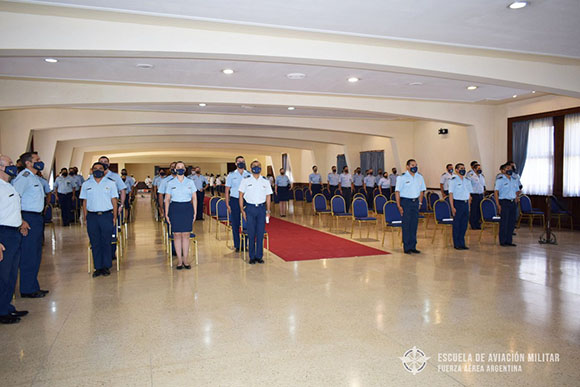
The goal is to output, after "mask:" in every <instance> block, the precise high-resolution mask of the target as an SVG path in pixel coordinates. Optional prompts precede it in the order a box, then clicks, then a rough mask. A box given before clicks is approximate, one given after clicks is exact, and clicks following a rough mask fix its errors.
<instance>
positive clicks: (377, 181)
mask: <svg viewBox="0 0 580 387" xmlns="http://www.w3.org/2000/svg"><path fill="white" fill-rule="evenodd" d="M382 178H383V175H377V176H375V182H376V184H377V187H378V186H380V185H379V181H381V179H382Z"/></svg>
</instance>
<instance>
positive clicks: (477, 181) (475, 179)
mask: <svg viewBox="0 0 580 387" xmlns="http://www.w3.org/2000/svg"><path fill="white" fill-rule="evenodd" d="M467 179H468V180H469V181H470V182H471V189H472V192H471V206H470V211H469V224H470V225H471V229H472V230H481V225H480V222H481V208H480V204H481V201H482V200H483V194H484V193H485V176H483V172H482V170H481V165H479V163H478V162H477V161H472V162H471V170H470V171H469V172H467Z"/></svg>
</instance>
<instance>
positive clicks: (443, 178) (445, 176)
mask: <svg viewBox="0 0 580 387" xmlns="http://www.w3.org/2000/svg"><path fill="white" fill-rule="evenodd" d="M452 177H453V175H452V174H450V173H449V172H445V173H444V174H442V175H441V179H439V183H440V184H443V190H444V191H449V180H451V178H452Z"/></svg>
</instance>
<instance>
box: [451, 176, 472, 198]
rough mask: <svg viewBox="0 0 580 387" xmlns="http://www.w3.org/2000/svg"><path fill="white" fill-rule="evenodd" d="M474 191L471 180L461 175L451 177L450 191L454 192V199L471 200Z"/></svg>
mask: <svg viewBox="0 0 580 387" xmlns="http://www.w3.org/2000/svg"><path fill="white" fill-rule="evenodd" d="M472 192H473V187H472V185H471V181H469V179H467V177H464V178H463V179H462V178H461V176H459V175H453V177H452V178H451V179H449V193H452V194H453V200H469V196H470V194H471V193H472Z"/></svg>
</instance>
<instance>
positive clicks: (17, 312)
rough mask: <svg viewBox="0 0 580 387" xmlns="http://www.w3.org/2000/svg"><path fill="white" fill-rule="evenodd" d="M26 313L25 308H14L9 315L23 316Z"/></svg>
mask: <svg viewBox="0 0 580 387" xmlns="http://www.w3.org/2000/svg"><path fill="white" fill-rule="evenodd" d="M27 314H28V311H27V310H15V311H14V312H10V316H12V317H23V316H26V315H27Z"/></svg>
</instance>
